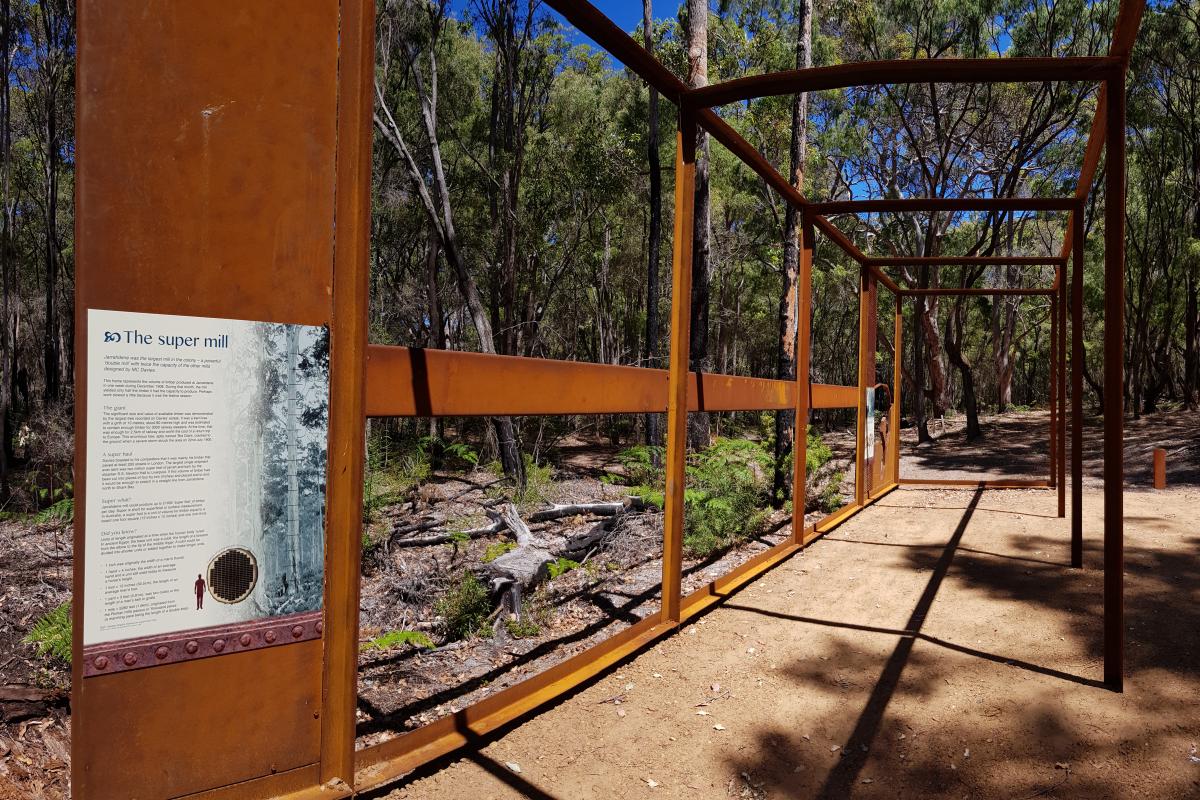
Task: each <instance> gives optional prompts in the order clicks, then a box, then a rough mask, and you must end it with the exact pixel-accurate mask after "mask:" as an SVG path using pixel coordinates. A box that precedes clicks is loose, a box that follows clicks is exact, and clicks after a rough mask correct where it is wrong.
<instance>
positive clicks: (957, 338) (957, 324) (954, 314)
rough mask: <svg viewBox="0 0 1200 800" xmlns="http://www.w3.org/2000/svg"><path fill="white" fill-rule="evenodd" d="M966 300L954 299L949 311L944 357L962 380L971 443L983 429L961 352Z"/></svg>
mask: <svg viewBox="0 0 1200 800" xmlns="http://www.w3.org/2000/svg"><path fill="white" fill-rule="evenodd" d="M965 301H966V298H965V297H962V296H959V297H956V298H955V299H954V305H953V307H952V308H951V310H950V321H949V322H947V323H946V340H945V345H946V355H947V356H948V357H949V358H950V363H951V364H953V365H954V367H955V368H956V369H957V370H958V374H959V377H960V378H961V379H962V392H963V409H964V410H965V411H966V416H967V441H968V442H973V441H975V440H977V439H980V438H982V437H983V429H982V428H981V427H980V426H979V401H978V399H977V398H976V396H975V375H974V372H973V371H972V369H971V362H970V360H969V359H967V357H966V355H964V354H963V351H962V342H963V331H964V329H965V328H966V318H967V314H968V313H970V306H969V305H967V303H966V302H965Z"/></svg>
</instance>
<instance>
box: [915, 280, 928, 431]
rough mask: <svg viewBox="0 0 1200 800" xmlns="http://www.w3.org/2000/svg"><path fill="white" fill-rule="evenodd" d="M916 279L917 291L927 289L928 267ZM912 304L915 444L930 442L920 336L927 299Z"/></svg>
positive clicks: (923, 297)
mask: <svg viewBox="0 0 1200 800" xmlns="http://www.w3.org/2000/svg"><path fill="white" fill-rule="evenodd" d="M918 269H919V270H920V272H919V273H918V278H917V288H918V289H928V288H929V267H927V266H924V265H922V266H921V267H919V268H918ZM915 300H916V302H915V303H914V304H913V327H914V328H915V330H914V331H913V348H912V352H913V403H912V407H913V418H914V420H915V421H916V424H917V442H918V443H921V442H932V441H933V437H932V436H930V435H929V419H928V417H927V416H926V413H925V353H924V350H925V337H924V336H923V335H922V332H921V327H922V320H924V319H925V315H926V313H927V311H926V305H927V304H928V298H927V297H926V296H925V295H923V294H922V295H917V297H916V298H915Z"/></svg>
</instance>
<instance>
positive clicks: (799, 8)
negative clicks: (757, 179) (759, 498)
mask: <svg viewBox="0 0 1200 800" xmlns="http://www.w3.org/2000/svg"><path fill="white" fill-rule="evenodd" d="M812 13H813V8H812V0H798V2H797V3H796V21H797V25H798V27H797V30H796V69H805V68H807V67H811V66H812ZM789 155H790V156H791V162H792V173H791V179H792V185H793V186H795V187H796V188H797V189H799V190H800V191H803V190H804V168H805V161H806V159H807V157H808V93H807V92H798V93H796V94H795V95H793V96H792V140H791V147H790V154H789ZM799 234H800V219H799V215H798V214H797V213H796V209H795V208H794V207H793V206H792V204H791V203H788V204H787V208H786V209H785V210H784V224H783V291H782V292H781V294H780V296H779V358H778V361H777V363H776V365H775V374H776V377H778V378H779V380H783V381H788V380H794V379H795V378H796V347H797V344H798V342H797V340H796V336H797V333H798V329H797V316H796V314H797V308H798V305H799V299H800V298H799V296H798V295H797V288H796V283H797V280H798V279H799V264H800V248H799V239H798V238H797V237H798V236H799ZM803 377H807V376H803ZM795 423H796V412H795V411H791V410H784V411H777V412H775V475H774V481H773V485H772V492H771V497H772V499H773V500H774V502H775V504H776V505H777V506H778V505H782V503H783V501H784V500H785V499H786V498H787V497H788V496H790V494H791V485H792V470H790V469H787V464H786V463H785V461H786V459H787V456H788V454H790V453H791V452H792V444H793V442H792V429H793V427H795V428H796V430H797V431H798V432H800V433H801V434H804V433H805V432H806V431H807V428H808V420H807V419H805V420H803V421H802V424H795Z"/></svg>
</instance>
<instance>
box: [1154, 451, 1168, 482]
mask: <svg viewBox="0 0 1200 800" xmlns="http://www.w3.org/2000/svg"><path fill="white" fill-rule="evenodd" d="M1154 488H1155V489H1165V488H1167V451H1166V450H1164V449H1163V448H1161V447H1156V448H1154Z"/></svg>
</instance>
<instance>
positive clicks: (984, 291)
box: [900, 286, 1055, 297]
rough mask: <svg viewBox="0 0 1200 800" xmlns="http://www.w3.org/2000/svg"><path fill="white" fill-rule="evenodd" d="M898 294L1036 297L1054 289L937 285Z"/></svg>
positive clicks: (906, 290) (914, 295) (1049, 292)
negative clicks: (958, 287)
mask: <svg viewBox="0 0 1200 800" xmlns="http://www.w3.org/2000/svg"><path fill="white" fill-rule="evenodd" d="M900 294H901V295H902V296H904V297H921V296H926V297H937V296H950V297H953V296H955V295H1016V296H1025V297H1036V296H1039V295H1052V294H1055V290H1054V289H1022V288H1015V289H996V288H990V287H982V288H977V287H974V286H972V287H968V288H966V289H953V288H946V287H939V288H937V289H902V290H901V291H900Z"/></svg>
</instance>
